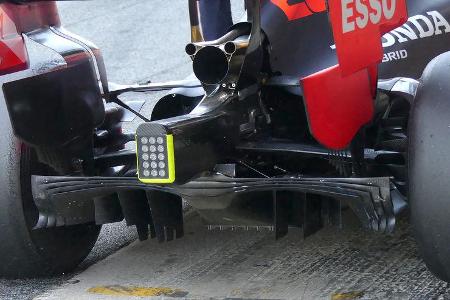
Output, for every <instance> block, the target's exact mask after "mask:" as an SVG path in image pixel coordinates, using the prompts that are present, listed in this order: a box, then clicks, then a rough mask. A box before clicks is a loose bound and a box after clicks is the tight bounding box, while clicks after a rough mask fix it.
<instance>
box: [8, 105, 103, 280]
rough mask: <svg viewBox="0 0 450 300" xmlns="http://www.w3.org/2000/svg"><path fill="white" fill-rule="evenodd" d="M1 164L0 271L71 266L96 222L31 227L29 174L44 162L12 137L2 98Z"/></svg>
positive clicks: (47, 272) (92, 237)
mask: <svg viewBox="0 0 450 300" xmlns="http://www.w3.org/2000/svg"><path fill="white" fill-rule="evenodd" d="M0 168H1V169H2V172H0V241H1V242H0V260H1V263H0V276H2V277H8V278H29V277H38V276H51V275H58V274H62V273H66V272H70V271H72V270H74V269H75V268H76V267H77V266H78V264H79V263H80V262H81V261H83V260H84V258H85V257H86V256H87V255H88V254H89V252H90V251H91V250H92V248H93V246H94V244H95V242H96V240H97V237H98V235H99V232H100V227H99V226H96V225H79V226H70V227H60V228H50V229H40V230H32V228H33V226H34V225H35V223H36V220H37V217H38V212H37V208H36V206H35V205H34V202H33V199H32V195H31V175H32V174H44V173H45V172H46V168H45V167H44V166H43V165H41V164H39V163H38V162H37V159H36V156H35V155H34V154H33V152H32V151H31V149H30V148H28V147H26V146H25V145H23V144H21V143H20V142H19V141H17V139H16V138H15V137H14V135H13V132H12V129H11V124H10V122H9V117H8V114H7V111H6V107H5V104H4V103H1V104H0ZM47 175H48V174H47Z"/></svg>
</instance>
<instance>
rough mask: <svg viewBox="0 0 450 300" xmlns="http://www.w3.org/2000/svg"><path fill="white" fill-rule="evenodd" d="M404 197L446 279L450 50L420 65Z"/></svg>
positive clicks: (449, 254)
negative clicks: (407, 181)
mask: <svg viewBox="0 0 450 300" xmlns="http://www.w3.org/2000/svg"><path fill="white" fill-rule="evenodd" d="M408 173H409V174H408V177H409V178H408V179H409V201H410V204H411V220H412V225H413V229H414V233H415V236H416V240H417V243H418V246H419V251H420V254H421V256H422V257H423V259H424V261H425V263H426V264H427V266H428V268H429V269H430V270H431V271H432V272H433V273H434V274H435V275H436V276H437V277H439V278H441V279H442V280H445V281H447V282H450V52H448V53H445V54H442V55H440V56H438V57H437V58H435V59H434V60H433V61H432V62H431V63H430V64H429V65H428V66H427V68H426V69H425V71H424V73H423V76H422V79H421V86H420V88H419V91H418V94H417V96H416V99H415V102H414V105H413V109H412V112H411V117H410V126H409V170H408Z"/></svg>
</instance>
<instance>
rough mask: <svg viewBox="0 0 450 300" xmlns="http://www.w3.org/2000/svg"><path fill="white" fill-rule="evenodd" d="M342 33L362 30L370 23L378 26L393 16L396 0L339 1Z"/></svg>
mask: <svg viewBox="0 0 450 300" xmlns="http://www.w3.org/2000/svg"><path fill="white" fill-rule="evenodd" d="M341 5H342V32H343V33H348V32H352V31H355V30H356V28H359V29H364V28H366V27H367V25H369V23H372V24H374V25H377V24H380V23H381V21H382V20H390V19H392V18H393V17H394V15H395V9H396V6H397V0H341Z"/></svg>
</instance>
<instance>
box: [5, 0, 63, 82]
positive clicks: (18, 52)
mask: <svg viewBox="0 0 450 300" xmlns="http://www.w3.org/2000/svg"><path fill="white" fill-rule="evenodd" d="M59 24H60V20H59V16H58V11H57V8H56V4H55V2H52V1H48V2H36V3H32V4H27V5H14V4H7V3H3V4H0V75H3V74H7V73H12V72H16V71H20V70H24V69H26V68H27V67H28V56H27V50H26V48H25V43H24V41H23V37H22V33H25V32H29V31H32V30H35V29H37V28H41V27H44V26H58V25H59Z"/></svg>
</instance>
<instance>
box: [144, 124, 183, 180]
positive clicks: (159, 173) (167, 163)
mask: <svg viewBox="0 0 450 300" xmlns="http://www.w3.org/2000/svg"><path fill="white" fill-rule="evenodd" d="M174 152H175V151H174V143H173V135H171V134H166V133H165V130H164V128H163V127H162V126H160V125H158V124H152V123H144V124H142V125H141V126H139V128H138V130H137V131H136V155H137V170H138V178H139V180H140V181H141V182H143V183H147V184H169V183H173V182H175V153H174Z"/></svg>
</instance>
